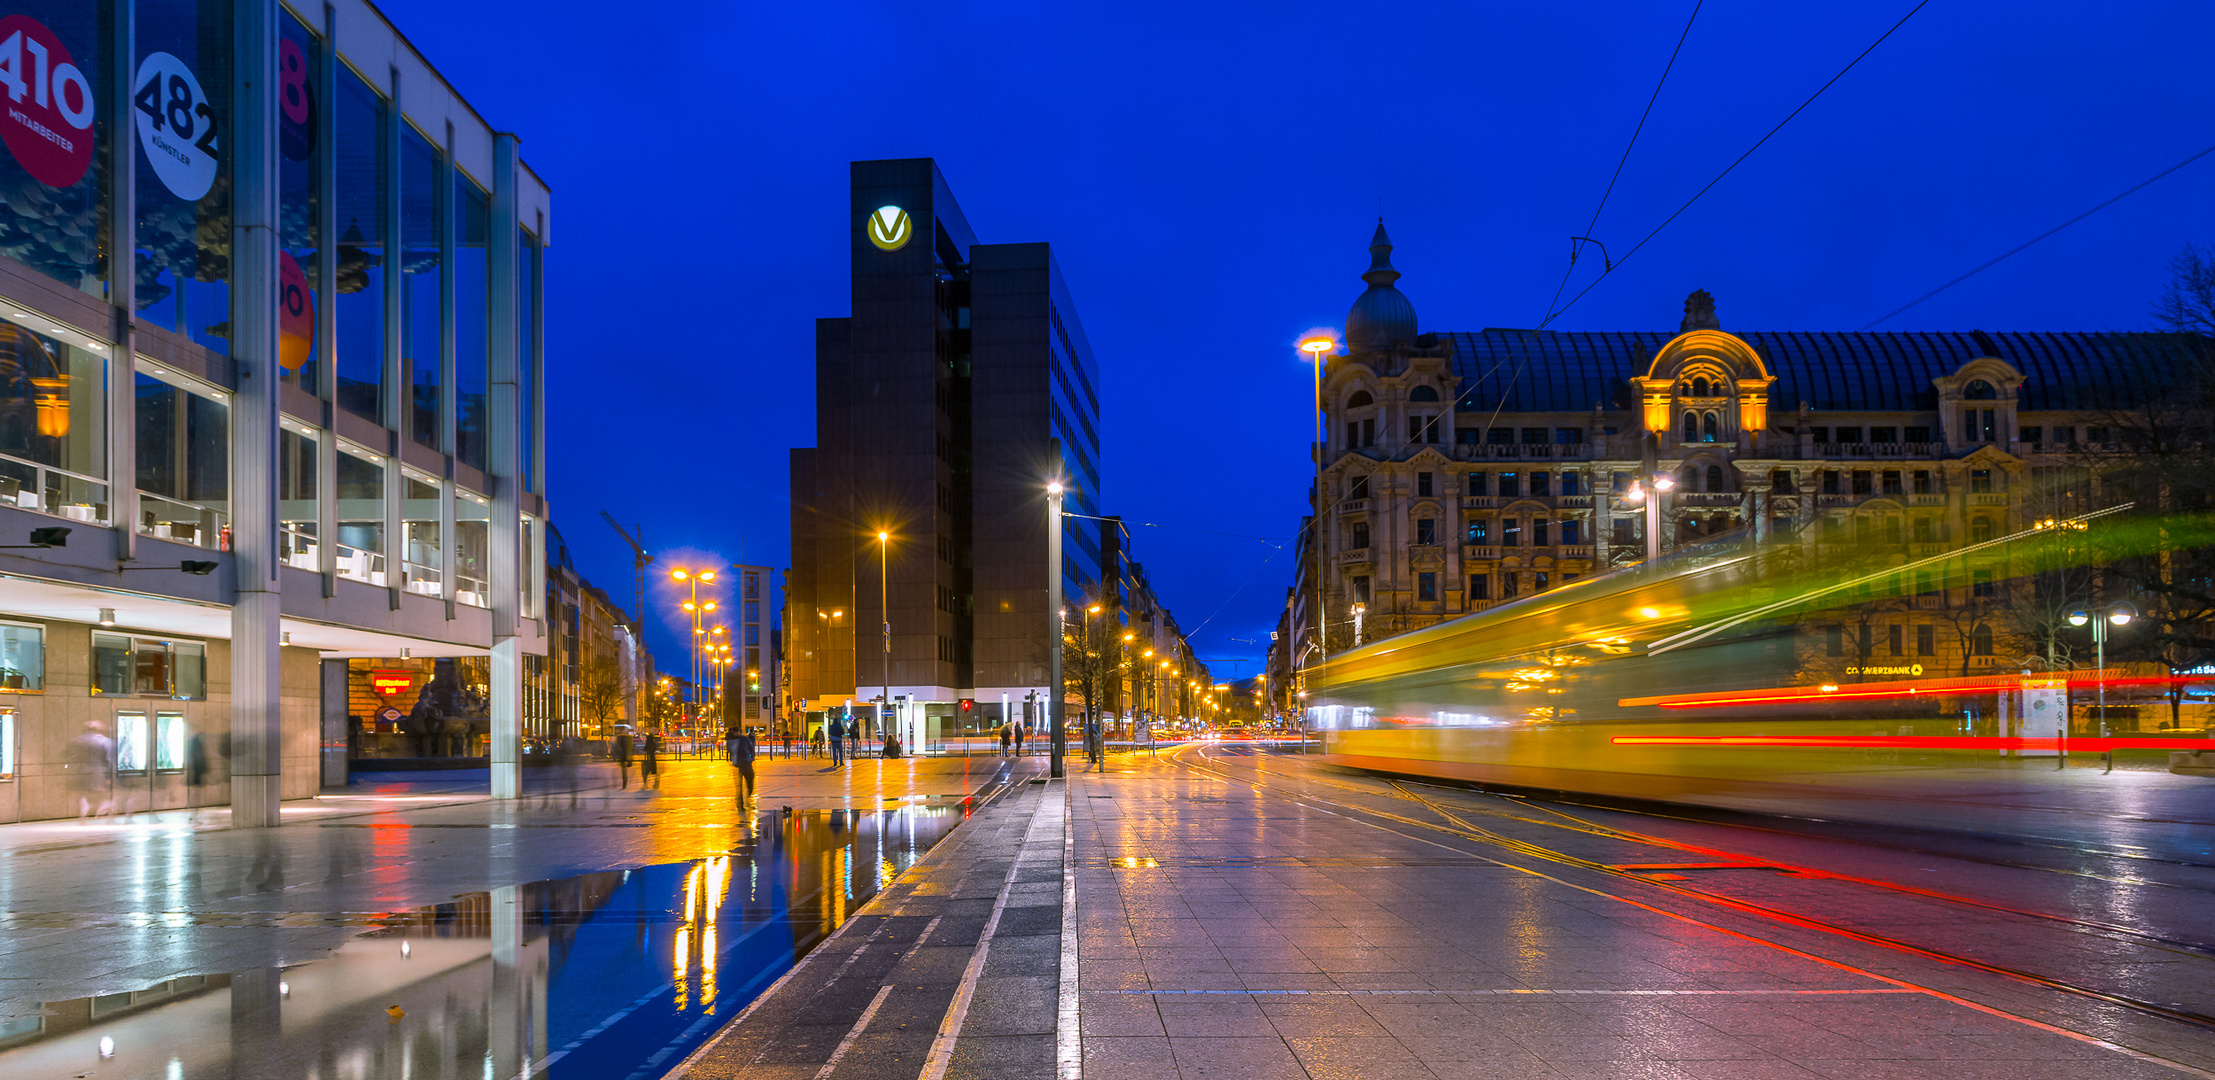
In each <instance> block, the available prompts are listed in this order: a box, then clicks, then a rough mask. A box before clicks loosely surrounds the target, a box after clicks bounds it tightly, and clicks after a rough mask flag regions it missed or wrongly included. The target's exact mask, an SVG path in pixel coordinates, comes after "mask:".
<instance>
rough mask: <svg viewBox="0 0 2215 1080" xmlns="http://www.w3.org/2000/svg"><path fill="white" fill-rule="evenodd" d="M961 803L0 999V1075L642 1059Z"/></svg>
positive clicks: (374, 1072)
mask: <svg viewBox="0 0 2215 1080" xmlns="http://www.w3.org/2000/svg"><path fill="white" fill-rule="evenodd" d="M964 811H965V808H962V807H958V806H924V807H912V806H911V807H906V808H900V809H884V810H873V811H859V810H856V811H844V812H839V811H833V812H830V813H811V814H798V815H794V816H793V817H792V818H790V819H787V820H788V821H789V824H787V825H786V826H785V827H784V828H781V829H773V830H764V831H763V832H762V833H761V834H760V835H759V836H758V837H756V838H754V839H751V840H748V841H747V842H745V843H743V844H741V845H740V846H738V847H736V848H733V849H732V850H731V851H730V852H729V853H727V854H724V855H719V856H715V857H712V858H706V859H696V860H693V861H689V862H682V863H669V864H662V865H655V866H647V867H641V868H638V869H634V870H619V871H607V872H603V873H593V874H582V875H579V876H576V877H569V878H560V879H556V880H551V881H537V882H532V883H530V884H526V885H516V886H510V887H506V888H501V889H494V890H492V891H491V892H481V893H471V894H469V895H466V896H463V897H460V898H458V899H456V900H455V901H454V902H452V903H448V904H438V905H434V906H432V907H427V908H420V909H417V910H414V911H408V912H400V913H395V914H393V915H389V916H385V917H382V918H379V919H377V920H376V924H377V925H376V927H375V928H374V929H371V930H369V931H367V932H365V933H363V934H361V935H360V936H359V937H356V938H354V939H353V940H352V941H349V942H348V943H347V944H345V945H344V946H342V947H340V948H339V950H338V951H337V952H336V953H334V954H332V955H330V956H328V957H325V958H323V959H320V960H315V961H313V962H309V963H304V964H298V965H294V966H290V967H284V968H277V967H271V968H262V969H256V970H252V971H245V972H232V973H226V974H210V975H201V976H194V977H191V978H183V979H173V980H170V981H168V982H164V983H160V984H157V985H155V986H150V987H147V988H145V989H143V990H139V991H135V992H131V993H122V994H109V995H105V996H102V997H94V998H78V999H76V1000H73V1001H56V1002H47V1003H46V1004H45V1005H44V1007H43V1010H42V1011H41V1013H40V1014H39V1015H36V1016H18V1017H15V1018H0V1076H11V1077H13V1076H22V1077H56V1078H60V1077H81V1078H99V1080H110V1078H131V1080H136V1078H140V1077H144V1078H148V1080H199V1078H211V1080H212V1078H216V1077H226V1078H227V1077H233V1076H239V1077H300V1078H303V1080H460V1078H463V1077H467V1078H469V1080H510V1078H514V1077H521V1076H533V1077H536V1076H552V1077H554V1078H557V1080H560V1078H569V1077H574V1078H578V1080H585V1078H591V1080H603V1078H604V1080H646V1078H653V1077H659V1076H661V1075H662V1074H663V1073H665V1072H667V1071H668V1070H669V1069H670V1068H672V1067H674V1066H675V1065H676V1064H677V1063H678V1062H680V1061H682V1060H684V1057H685V1055H686V1054H689V1053H691V1052H692V1050H693V1049H694V1048H695V1047H697V1046H698V1045H699V1044H700V1043H701V1042H704V1041H705V1040H706V1039H707V1038H708V1037H709V1036H710V1035H712V1034H714V1033H715V1031H716V1030H717V1029H718V1028H719V1027H720V1026H721V1025H722V1024H723V1023H725V1022H727V1021H729V1019H730V1018H731V1017H733V1016H735V1015H737V1014H738V1012H739V1010H741V1009H743V1008H745V1006H746V1004H747V1003H748V1002H749V1001H751V1000H753V999H754V997H755V996H757V995H758V994H760V993H761V991H762V990H764V989H766V988H767V987H768V986H769V984H771V983H772V982H774V981H776V979H777V977H778V976H780V975H782V974H783V973H784V972H785V971H786V970H788V969H790V968H791V967H792V965H793V964H794V963H795V962H796V961H797V960H798V959H799V958H800V957H801V956H804V955H806V954H807V952H808V950H810V949H812V948H814V947H815V945H816V944H817V943H819V942H821V941H822V940H823V939H824V938H825V937H828V936H829V935H830V933H831V931H833V930H835V929H837V927H838V926H839V925H840V924H841V923H843V922H845V921H846V919H847V918H848V917H850V916H851V915H852V914H853V913H854V911H855V910H856V909H858V908H860V907H861V905H862V904H864V903H866V902H867V901H868V900H869V899H870V898H871V897H872V896H875V895H876V893H877V890H878V889H880V888H882V887H883V886H884V885H886V884H888V883H890V882H891V880H892V879H893V878H894V877H895V876H897V875H898V874H899V873H900V872H901V871H903V870H905V869H907V868H908V867H909V866H910V865H912V864H913V863H914V862H915V860H916V859H918V858H920V857H921V856H922V854H923V853H924V852H925V851H926V850H928V849H929V848H930V846H931V844H932V843H934V842H935V841H937V840H938V839H939V838H940V837H941V836H943V835H945V833H946V831H947V830H948V829H950V828H952V827H953V826H954V825H955V824H956V823H958V822H959V821H960V820H961V818H962V815H963V813H964ZM772 820H773V819H772ZM225 1032H227V1033H228V1035H229V1037H228V1038H227V1039H226V1038H224V1037H222V1034H221V1033H225Z"/></svg>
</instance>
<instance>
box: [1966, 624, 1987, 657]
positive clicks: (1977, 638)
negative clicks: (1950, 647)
mask: <svg viewBox="0 0 2215 1080" xmlns="http://www.w3.org/2000/svg"><path fill="white" fill-rule="evenodd" d="M1969 652H1970V653H1971V654H1972V655H1975V656H1990V655H1992V628H1991V627H1989V626H1980V627H1977V629H1976V632H1975V633H1973V634H1970V635H1969Z"/></svg>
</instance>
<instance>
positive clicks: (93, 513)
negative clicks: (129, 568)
mask: <svg viewBox="0 0 2215 1080" xmlns="http://www.w3.org/2000/svg"><path fill="white" fill-rule="evenodd" d="M106 395H107V360H106V358H105V357H102V356H101V355H100V354H98V353H95V352H93V351H92V350H90V349H88V348H80V347H78V346H75V345H69V344H65V343H64V342H62V341H61V340H60V339H58V338H52V337H48V336H46V335H45V334H41V333H38V332H37V331H35V330H32V329H31V328H29V327H27V326H24V325H22V324H20V323H15V322H9V321H7V320H0V505H12V506H16V507H18V508H21V509H25V510H39V511H43V512H45V513H49V514H59V515H61V516H63V517H68V518H71V519H74V520H77V521H84V522H90V523H96V524H103V525H104V524H106V523H107V521H108V486H107V485H106V484H105V483H102V482H101V478H102V477H103V476H105V475H106V472H107V461H108V454H107V423H106V419H107V406H106V404H105V398H106Z"/></svg>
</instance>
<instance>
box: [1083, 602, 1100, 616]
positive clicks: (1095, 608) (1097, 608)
mask: <svg viewBox="0 0 2215 1080" xmlns="http://www.w3.org/2000/svg"><path fill="white" fill-rule="evenodd" d="M1085 610H1087V611H1090V612H1091V613H1092V614H1094V615H1098V614H1099V613H1100V605H1098V604H1094V605H1092V606H1091V607H1089V608H1087V609H1085Z"/></svg>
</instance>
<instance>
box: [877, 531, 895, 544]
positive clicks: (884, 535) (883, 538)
mask: <svg viewBox="0 0 2215 1080" xmlns="http://www.w3.org/2000/svg"><path fill="white" fill-rule="evenodd" d="M891 539H892V534H891V533H888V532H880V533H878V534H877V542H878V543H880V544H882V543H885V542H887V541H889V540H891Z"/></svg>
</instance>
